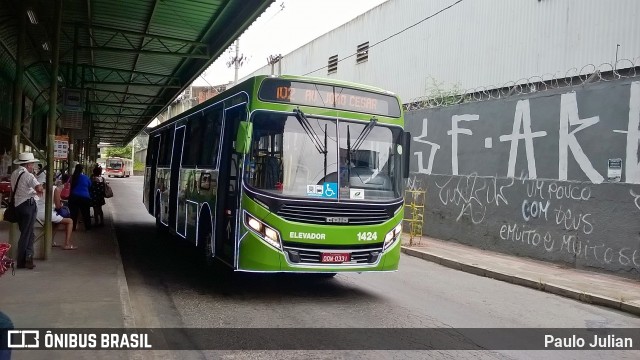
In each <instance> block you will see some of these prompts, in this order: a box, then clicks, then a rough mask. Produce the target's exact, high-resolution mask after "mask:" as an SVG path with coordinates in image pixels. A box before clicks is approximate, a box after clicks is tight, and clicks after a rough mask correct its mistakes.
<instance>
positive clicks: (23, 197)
mask: <svg viewBox="0 0 640 360" xmlns="http://www.w3.org/2000/svg"><path fill="white" fill-rule="evenodd" d="M37 162H39V161H38V160H36V159H35V158H34V157H33V153H28V152H25V153H21V154H19V155H18V158H17V159H16V160H14V161H13V163H14V164H16V165H20V166H19V167H18V168H17V169H16V170H15V171H14V172H13V173H12V174H11V189H12V190H13V191H14V193H15V207H16V215H17V217H18V227H19V228H20V240H18V258H17V261H16V263H17V266H18V269H20V268H27V269H33V268H34V267H35V265H34V264H33V241H34V239H35V235H34V233H33V223H34V222H35V220H36V214H37V212H38V208H37V206H36V200H35V199H34V196H36V195H40V196H42V191H43V189H42V185H40V183H39V182H38V180H37V179H36V177H35V176H34V175H33V164H34V163H37Z"/></svg>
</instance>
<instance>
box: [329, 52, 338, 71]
mask: <svg viewBox="0 0 640 360" xmlns="http://www.w3.org/2000/svg"><path fill="white" fill-rule="evenodd" d="M328 69H329V70H328V71H327V74H335V73H337V72H338V55H333V56H331V57H330V58H329V67H328Z"/></svg>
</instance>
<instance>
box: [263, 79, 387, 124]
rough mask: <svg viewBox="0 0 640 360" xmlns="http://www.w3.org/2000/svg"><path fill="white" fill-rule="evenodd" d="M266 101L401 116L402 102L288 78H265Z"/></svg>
mask: <svg viewBox="0 0 640 360" xmlns="http://www.w3.org/2000/svg"><path fill="white" fill-rule="evenodd" d="M259 97H260V100H262V101H274V102H284V103H291V104H299V105H307V106H318V107H324V108H335V109H340V110H348V111H355V112H362V113H367V114H374V115H382V116H390V117H400V104H399V103H398V99H397V98H395V97H393V96H390V95H384V94H379V93H374V92H368V91H362V90H356V89H351V88H345V87H339V86H330V85H323V84H314V83H307V82H300V81H289V80H284V79H265V80H264V81H263V82H262V85H261V87H260V91H259Z"/></svg>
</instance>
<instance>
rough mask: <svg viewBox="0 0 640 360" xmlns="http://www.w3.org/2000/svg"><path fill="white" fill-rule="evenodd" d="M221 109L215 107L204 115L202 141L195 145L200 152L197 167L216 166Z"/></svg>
mask: <svg viewBox="0 0 640 360" xmlns="http://www.w3.org/2000/svg"><path fill="white" fill-rule="evenodd" d="M222 114H223V112H222V107H221V106H220V107H216V108H214V109H212V110H211V111H209V112H208V113H206V114H204V117H203V118H202V121H203V122H204V125H203V126H202V128H201V129H202V131H201V132H202V141H201V142H200V143H199V144H197V146H196V147H197V148H198V149H199V150H200V161H198V165H199V166H203V167H214V168H215V167H216V165H217V164H218V147H219V146H218V145H219V144H220V133H221V129H222Z"/></svg>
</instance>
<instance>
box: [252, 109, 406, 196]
mask: <svg viewBox="0 0 640 360" xmlns="http://www.w3.org/2000/svg"><path fill="white" fill-rule="evenodd" d="M305 116H306V118H307V119H308V122H306V124H308V125H309V127H310V129H309V128H305V126H303V123H301V122H300V121H299V119H298V118H297V117H296V114H287V113H273V112H256V113H255V115H254V117H253V137H252V146H251V149H250V153H249V156H247V161H248V163H247V167H246V169H247V171H246V172H245V182H246V184H248V185H249V186H250V187H251V188H254V189H258V190H262V191H263V192H268V193H274V194H277V195H279V196H285V197H297V198H323V199H327V200H334V201H335V200H352V201H388V200H392V199H397V198H400V197H401V194H400V188H401V180H402V174H401V173H400V164H401V148H400V139H401V136H402V129H401V128H400V127H393V126H386V125H383V124H380V123H375V121H374V124H373V125H370V126H369V128H368V129H367V130H366V131H365V128H366V127H367V123H364V122H354V121H348V120H345V119H331V120H329V119H320V118H317V117H314V116H313V115H310V114H306V115H305ZM313 137H316V140H315V141H314V140H313V139H312V138H313ZM356 141H358V142H359V146H358V147H357V148H356V147H354V144H355V143H356ZM318 143H319V144H318ZM320 145H321V146H320ZM318 148H320V149H321V150H324V151H319V149H318Z"/></svg>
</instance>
